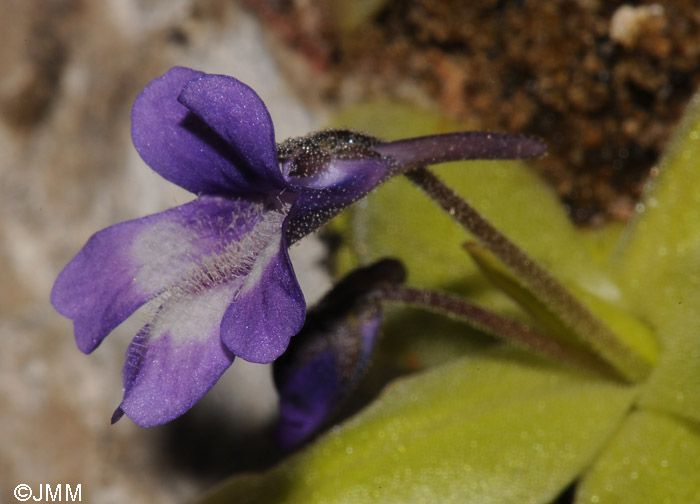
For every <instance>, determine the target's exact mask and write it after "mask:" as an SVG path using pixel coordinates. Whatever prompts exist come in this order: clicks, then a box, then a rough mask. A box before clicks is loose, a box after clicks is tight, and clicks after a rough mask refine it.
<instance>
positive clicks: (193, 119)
mask: <svg viewBox="0 0 700 504" xmlns="http://www.w3.org/2000/svg"><path fill="white" fill-rule="evenodd" d="M205 75H206V74H204V73H202V72H197V71H195V70H191V69H189V68H182V67H175V68H172V69H171V70H169V71H168V72H167V73H166V74H165V75H163V76H161V77H159V78H157V79H155V80H154V81H153V82H151V83H150V84H149V85H148V86H146V88H145V89H144V90H143V92H142V93H141V94H140V95H139V96H138V97H137V98H136V101H135V103H134V107H133V109H132V112H131V123H132V124H131V136H132V139H133V141H134V146H135V147H136V150H137V151H138V152H139V154H140V155H141V157H142V158H143V160H144V161H145V162H146V163H147V164H148V165H149V166H150V167H151V168H152V169H153V170H155V171H156V172H158V173H159V174H160V175H161V176H163V177H164V178H166V179H167V180H169V181H171V182H173V183H175V184H177V185H179V186H181V187H183V188H185V189H187V190H188V191H190V192H193V193H195V194H237V195H242V194H250V193H257V194H259V193H261V192H264V191H263V190H262V189H264V188H261V187H260V186H259V176H257V175H256V173H255V172H254V170H255V169H256V168H257V166H256V165H255V164H252V165H251V164H250V163H249V160H250V157H251V156H255V155H256V153H255V152H248V151H245V152H241V149H239V148H238V147H240V145H231V144H230V143H228V142H227V139H224V138H222V137H221V136H220V135H219V134H217V133H216V132H215V131H214V129H212V126H210V125H207V124H206V122H205V121H203V120H202V118H201V117H198V116H197V115H195V114H193V113H192V111H190V110H189V109H188V108H187V107H186V106H185V105H183V104H182V103H180V102H179V101H178V97H179V96H180V94H181V93H182V90H183V88H184V87H185V85H186V84H187V83H188V82H190V81H191V80H193V79H197V78H201V77H203V76H205ZM263 108H264V106H263ZM256 113H257V114H260V112H259V111H258V112H256ZM248 127H249V128H250V135H260V138H265V139H266V140H265V141H266V142H270V147H269V148H272V149H274V138H272V139H271V140H270V132H269V131H268V130H267V128H266V127H265V125H264V124H258V123H256V122H254V121H253V122H250V123H249V124H248ZM265 141H262V140H261V143H265ZM245 147H246V146H243V148H244V149H245Z"/></svg>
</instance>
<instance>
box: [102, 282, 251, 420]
mask: <svg viewBox="0 0 700 504" xmlns="http://www.w3.org/2000/svg"><path fill="white" fill-rule="evenodd" d="M238 287H239V285H238V284H237V283H236V282H233V283H230V284H226V285H220V286H217V287H215V288H212V289H208V290H205V291H203V292H201V293H199V294H197V295H194V296H191V295H185V296H175V297H174V298H172V299H169V300H167V301H166V302H165V303H164V304H163V306H162V307H161V309H160V310H159V311H158V313H157V314H156V315H155V317H154V320H153V321H152V322H151V323H150V324H149V325H147V326H145V327H144V328H143V329H142V330H141V331H140V332H139V334H138V335H137V336H136V338H134V340H133V341H132V343H131V345H130V346H129V349H128V351H127V358H126V363H125V364H124V371H123V377H124V399H123V400H122V403H121V404H120V405H119V408H117V410H116V411H115V413H114V416H113V417H112V423H114V422H116V421H117V420H119V418H120V417H121V415H122V413H126V415H127V416H128V417H129V418H131V419H132V420H133V421H134V422H135V423H137V424H138V425H141V426H143V427H152V426H154V425H160V424H163V423H165V422H169V421H170V420H173V419H174V418H177V417H178V416H180V415H182V414H183V413H185V412H186V411H187V410H189V409H190V408H191V407H192V406H194V404H195V403H196V402H197V401H199V400H200V399H201V398H202V397H203V396H204V395H205V394H206V393H207V392H208V391H209V389H211V388H212V387H213V386H214V384H215V383H216V382H217V381H218V379H219V378H220V377H221V375H222V374H223V373H224V371H226V369H228V367H229V366H230V365H231V363H232V362H233V359H234V356H233V354H232V353H231V352H230V351H229V350H228V349H227V348H226V347H225V346H224V344H223V343H222V342H221V338H220V335H219V325H220V323H221V317H222V315H223V313H224V311H225V310H226V307H227V306H228V305H229V303H230V302H231V299H232V298H233V296H234V294H235V290H236V289H237V288H238Z"/></svg>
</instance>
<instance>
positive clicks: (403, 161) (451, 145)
mask: <svg viewBox="0 0 700 504" xmlns="http://www.w3.org/2000/svg"><path fill="white" fill-rule="evenodd" d="M374 148H375V150H376V151H377V152H378V153H380V154H382V155H384V156H387V157H389V158H392V159H393V160H394V161H395V162H396V163H398V164H400V165H402V166H405V167H407V168H408V167H412V166H413V167H415V166H421V165H429V164H437V163H446V162H449V161H461V160H468V159H531V158H536V157H539V156H542V155H544V153H545V151H546V146H545V145H544V143H542V142H541V141H540V140H537V139H536V138H530V137H525V136H519V135H508V134H503V133H487V132H482V131H466V132H460V133H447V134H444V135H432V136H425V137H419V138H408V139H406V140H398V141H395V142H387V143H381V144H378V145H376V146H375V147H374Z"/></svg>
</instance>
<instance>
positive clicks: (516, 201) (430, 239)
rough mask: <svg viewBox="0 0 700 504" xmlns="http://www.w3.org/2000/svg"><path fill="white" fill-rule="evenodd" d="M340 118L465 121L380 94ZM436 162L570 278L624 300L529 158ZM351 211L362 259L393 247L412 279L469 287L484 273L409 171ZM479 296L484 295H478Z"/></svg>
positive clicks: (379, 123) (385, 125)
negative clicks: (384, 98) (470, 259)
mask: <svg viewBox="0 0 700 504" xmlns="http://www.w3.org/2000/svg"><path fill="white" fill-rule="evenodd" d="M334 124H336V125H338V126H341V125H342V126H348V127H351V128H356V129H359V130H363V131H367V132H368V133H371V134H374V135H377V136H379V137H384V138H388V139H395V138H405V137H411V136H419V135H423V134H434V133H443V132H449V131H456V130H460V129H464V126H463V125H458V124H456V123H451V122H449V121H447V120H446V119H445V118H444V117H442V116H440V115H438V114H432V113H430V112H426V111H425V110H422V109H418V108H416V107H413V106H408V105H397V104H390V103H381V102H380V103H374V104H370V105H366V106H363V107H354V108H352V109H348V110H347V111H345V112H344V113H342V114H340V115H339V116H338V117H337V118H336V119H335V120H334ZM433 169H434V171H435V173H436V174H438V175H439V176H440V177H441V178H442V179H443V180H444V181H445V182H446V183H447V184H448V185H449V186H450V187H452V188H453V189H455V190H456V191H457V192H458V193H460V194H461V195H462V196H464V197H465V198H466V199H467V200H468V201H469V202H470V203H471V204H472V205H473V206H474V207H475V208H476V209H477V210H479V211H480V212H481V213H482V214H483V215H484V216H485V217H486V218H487V219H489V220H490V221H491V222H492V223H493V224H494V225H495V226H496V227H497V228H498V229H500V230H501V231H502V232H504V233H505V234H506V235H508V237H509V238H511V239H512V240H513V241H514V242H515V243H516V244H517V245H519V246H520V247H522V248H523V249H525V250H527V251H528V253H529V254H530V255H532V256H533V257H535V258H537V259H538V260H539V261H540V262H541V263H542V264H543V265H544V266H545V267H546V268H547V269H549V270H550V271H551V272H552V273H553V274H554V275H556V276H557V277H559V278H560V279H561V280H562V281H564V283H566V282H567V281H571V282H574V283H575V284H577V285H578V286H579V288H581V289H583V290H585V291H587V292H590V293H592V294H595V295H598V296H601V297H603V298H605V299H608V300H610V301H612V302H617V301H618V300H619V293H620V292H619V288H618V287H617V286H616V285H614V284H613V283H612V282H611V281H610V280H609V278H608V277H607V276H606V275H603V274H602V273H601V271H600V268H599V267H598V266H597V264H596V262H595V261H594V260H593V259H592V258H591V257H590V256H589V254H588V250H589V245H588V243H584V241H582V240H580V239H579V234H578V231H577V230H576V229H575V228H574V226H573V225H572V224H571V222H570V221H569V219H568V217H567V216H566V213H565V212H564V211H563V207H562V206H561V204H560V202H559V200H558V198H557V196H556V195H555V194H554V192H553V191H552V190H551V188H549V187H548V186H546V185H545V184H544V183H543V182H542V181H541V180H540V179H539V178H538V177H537V176H536V175H535V174H534V173H533V172H532V171H531V170H530V169H529V168H528V166H527V163H524V162H518V161H470V162H461V163H449V164H443V165H438V166H436V167H434V168H433ZM347 219H348V220H347V221H346V222H347V223H348V224H347V225H348V226H349V230H350V233H349V234H350V238H351V240H352V244H351V246H352V247H353V248H354V249H355V252H356V254H357V256H358V258H359V260H360V261H361V262H369V261H372V260H375V259H377V258H379V257H382V256H386V255H393V256H396V257H399V258H400V259H402V260H403V261H404V262H405V263H406V265H407V267H408V269H409V271H410V272H411V278H409V280H410V282H411V283H412V284H414V285H418V286H425V287H443V288H444V287H446V286H449V287H453V288H456V290H460V286H458V285H455V279H460V280H461V281H463V283H462V284H461V286H462V288H464V285H470V284H471V282H473V281H476V280H475V279H476V278H477V277H478V272H477V268H476V267H475V266H474V265H472V264H469V263H468V261H466V260H465V258H464V256H463V252H462V250H461V244H462V243H463V242H464V241H466V240H467V239H468V238H469V237H468V235H467V234H466V233H465V232H464V231H463V230H462V229H461V228H460V227H459V226H457V225H455V224H454V223H453V222H452V220H451V218H450V216H449V215H447V214H445V213H444V212H443V211H442V210H440V209H438V207H437V205H435V204H434V203H433V202H432V201H430V200H429V199H428V198H427V197H426V196H425V195H424V194H422V193H421V191H420V190H419V189H417V188H415V187H414V186H413V185H412V184H410V183H409V182H408V181H406V180H405V179H404V178H403V177H398V178H396V179H393V180H391V181H389V182H388V183H387V184H385V185H384V186H383V187H380V188H379V189H378V190H377V191H376V192H375V193H373V194H371V195H370V196H369V197H368V198H366V199H365V200H364V201H363V202H361V203H360V204H358V205H355V206H354V207H353V208H352V209H351V210H350V211H349V216H348V218H347ZM461 292H462V293H467V292H465V291H464V290H461ZM468 294H470V296H471V295H472V294H473V292H468ZM490 295H491V296H493V293H492V292H491V293H490ZM472 299H475V300H477V301H481V299H479V298H478V296H477V297H476V298H475V297H472ZM502 299H503V297H502V296H499V297H497V298H496V300H494V299H489V300H488V301H493V302H495V305H493V304H489V306H490V307H491V308H497V307H498V303H499V302H501V301H499V300H502ZM487 304H488V303H487Z"/></svg>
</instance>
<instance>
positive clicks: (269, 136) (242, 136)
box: [178, 75, 286, 191]
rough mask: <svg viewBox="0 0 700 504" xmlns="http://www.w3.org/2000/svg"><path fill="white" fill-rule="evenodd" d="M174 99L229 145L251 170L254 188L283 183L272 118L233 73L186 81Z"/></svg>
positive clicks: (258, 99)
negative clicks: (230, 75)
mask: <svg viewBox="0 0 700 504" xmlns="http://www.w3.org/2000/svg"><path fill="white" fill-rule="evenodd" d="M178 101H179V102H180V103H182V104H183V105H185V106H186V107H187V108H188V109H189V110H190V111H191V112H193V113H194V114H196V115H197V116H198V117H199V118H200V119H202V120H203V121H204V122H205V123H206V124H207V125H208V126H209V127H210V128H212V129H213V130H214V131H215V132H216V133H217V134H218V135H219V136H220V137H221V138H223V139H224V140H225V141H226V143H227V144H228V145H230V146H232V148H233V150H235V152H236V154H237V157H238V159H240V160H241V161H242V163H243V164H244V165H245V166H246V167H247V168H248V169H249V170H250V173H252V174H254V176H255V179H254V181H255V188H256V190H257V191H268V190H274V189H277V190H279V189H282V188H284V187H285V186H286V183H285V181H284V179H283V178H282V172H281V171H280V168H279V164H278V162H277V149H276V146H275V130H274V127H273V125H272V119H271V118H270V114H269V112H268V111H267V108H266V107H265V104H264V103H263V102H262V100H261V99H260V97H259V96H258V95H257V94H256V93H255V91H253V90H252V89H251V88H249V87H248V86H246V85H245V84H243V83H242V82H240V81H239V80H237V79H234V78H233V77H228V76H225V75H205V76H203V77H201V78H199V79H196V80H192V81H190V82H188V83H187V84H186V85H185V86H184V88H183V89H182V92H181V93H180V95H179V97H178Z"/></svg>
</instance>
